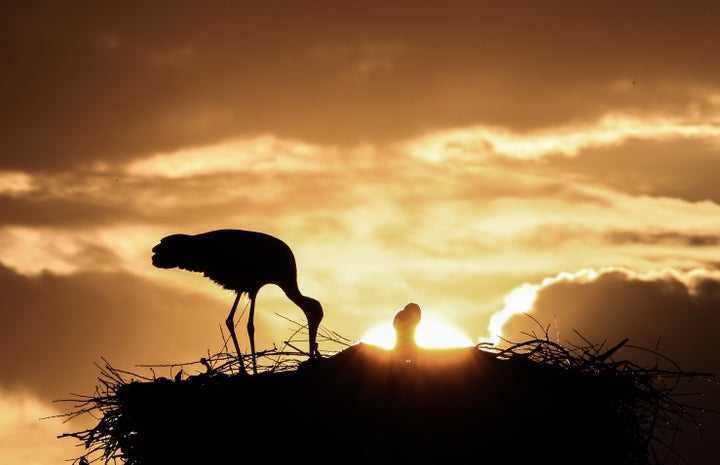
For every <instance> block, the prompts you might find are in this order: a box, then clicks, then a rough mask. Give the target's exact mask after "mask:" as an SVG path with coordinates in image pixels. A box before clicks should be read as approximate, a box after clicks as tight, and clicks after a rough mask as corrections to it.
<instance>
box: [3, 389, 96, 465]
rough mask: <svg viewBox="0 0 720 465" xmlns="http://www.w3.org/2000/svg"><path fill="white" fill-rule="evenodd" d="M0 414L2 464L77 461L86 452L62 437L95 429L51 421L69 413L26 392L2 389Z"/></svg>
mask: <svg viewBox="0 0 720 465" xmlns="http://www.w3.org/2000/svg"><path fill="white" fill-rule="evenodd" d="M0 411H2V415H1V416H0V449H2V451H3V455H2V457H0V465H13V464H17V463H23V464H27V465H44V464H47V463H61V462H62V461H65V460H71V459H74V458H76V457H78V456H79V455H80V454H81V453H82V450H81V449H78V447H77V446H78V444H75V443H74V442H72V440H70V439H58V436H60V435H62V434H64V433H70V432H75V431H80V430H82V429H85V428H87V427H91V426H94V425H88V424H86V423H85V422H80V421H71V422H68V423H63V420H64V419H63V418H50V417H53V416H56V415H61V414H64V413H68V412H69V410H67V411H63V410H62V409H61V408H59V407H56V406H52V405H51V404H49V403H48V402H46V401H43V400H41V399H38V398H37V397H35V396H33V395H31V394H29V393H27V392H23V391H5V390H2V389H0Z"/></svg>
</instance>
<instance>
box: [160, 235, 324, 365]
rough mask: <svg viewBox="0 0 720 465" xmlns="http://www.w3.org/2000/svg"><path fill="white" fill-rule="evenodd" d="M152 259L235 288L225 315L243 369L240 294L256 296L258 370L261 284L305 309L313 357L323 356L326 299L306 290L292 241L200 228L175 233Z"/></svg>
mask: <svg viewBox="0 0 720 465" xmlns="http://www.w3.org/2000/svg"><path fill="white" fill-rule="evenodd" d="M152 251H153V256H152V263H153V265H155V266H156V267H158V268H181V269H183V270H188V271H194V272H198V273H202V274H203V275H204V276H206V277H208V278H210V279H211V280H213V281H214V282H215V283H217V284H219V285H220V286H222V287H224V288H225V289H229V290H232V291H235V293H236V296H235V302H234V303H233V306H232V309H231V310H230V314H229V315H228V317H227V319H226V320H225V324H226V325H227V328H228V330H229V331H230V336H231V337H232V340H233V344H234V345H235V350H236V351H237V354H238V358H239V360H240V368H241V370H242V372H244V373H247V370H246V369H245V365H244V363H243V359H242V353H241V351H240V345H239V344H238V339H237V336H236V335H235V321H234V319H235V311H236V310H237V305H238V302H239V300H240V297H241V296H242V295H243V294H245V295H247V297H248V300H249V301H250V313H249V314H248V322H247V332H248V336H249V338H250V351H251V354H252V364H253V373H257V365H256V360H255V326H254V324H253V319H254V316H255V298H256V297H257V294H258V292H259V291H260V288H261V287H263V286H264V285H266V284H275V285H277V286H278V287H279V288H280V289H282V290H283V292H285V295H287V297H288V298H289V299H290V300H291V301H292V302H294V303H295V304H296V305H297V306H298V307H300V309H301V310H302V311H303V312H304V313H305V318H306V319H307V323H308V333H309V338H310V351H309V354H308V355H309V357H310V358H317V357H320V356H321V355H320V352H319V350H318V344H317V331H318V327H319V326H320V322H321V321H322V318H323V309H322V305H320V302H318V301H317V300H315V299H313V298H312V297H308V296H305V295H303V294H302V293H300V290H299V289H298V283H297V266H296V263H295V256H294V255H293V253H292V250H290V247H289V246H288V245H287V244H286V243H285V242H283V241H282V240H280V239H278V238H277V237H274V236H271V235H269V234H265V233H262V232H256V231H245V230H242V229H218V230H214V231H207V232H204V233H200V234H195V235H188V234H172V235H170V236H166V237H164V238H162V239H161V240H160V243H159V244H157V245H156V246H155V247H153V249H152Z"/></svg>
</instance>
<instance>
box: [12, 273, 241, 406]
mask: <svg viewBox="0 0 720 465" xmlns="http://www.w3.org/2000/svg"><path fill="white" fill-rule="evenodd" d="M0 292H1V293H2V295H3V296H4V297H3V325H1V327H0V349H1V350H0V359H1V363H2V366H3V377H2V380H0V387H3V388H5V389H9V390H17V389H21V390H25V391H28V392H30V393H31V394H32V395H34V396H38V397H39V398H41V399H42V400H43V401H46V402H50V401H53V400H58V399H62V398H67V397H68V396H69V395H70V393H79V394H91V393H92V390H93V388H94V386H95V379H96V377H97V375H98V374H99V373H98V370H97V368H96V367H95V365H94V363H102V362H101V358H102V357H105V358H107V359H108V360H109V361H110V363H111V364H113V366H115V367H117V368H122V369H132V367H133V366H134V365H136V364H139V363H163V362H167V363H178V362H185V361H193V360H199V358H200V357H202V356H204V355H206V354H207V351H208V350H216V349H219V348H218V345H220V344H219V343H220V342H221V339H220V337H219V327H220V323H221V322H222V321H224V316H225V315H223V314H224V313H225V311H226V309H225V305H224V303H222V302H220V301H217V300H216V299H213V298H210V297H207V296H203V295H202V294H200V293H199V292H197V291H195V292H193V291H189V290H177V289H174V288H173V287H171V286H168V285H166V286H163V285H160V284H152V283H150V282H148V281H146V280H143V279H141V278H139V277H137V276H133V275H131V274H127V273H119V272H106V273H82V272H80V273H73V274H68V275H65V276H62V275H57V274H53V273H48V272H45V273H42V274H40V275H38V276H35V277H28V276H24V275H21V274H19V273H17V272H16V271H14V270H12V269H10V268H7V267H5V266H1V267H0ZM229 302H230V300H229V296H228V310H229V305H230V303H229ZM165 375H167V374H165Z"/></svg>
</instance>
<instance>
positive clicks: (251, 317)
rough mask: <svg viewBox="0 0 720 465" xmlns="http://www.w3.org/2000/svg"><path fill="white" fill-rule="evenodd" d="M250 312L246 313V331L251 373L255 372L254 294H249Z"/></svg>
mask: <svg viewBox="0 0 720 465" xmlns="http://www.w3.org/2000/svg"><path fill="white" fill-rule="evenodd" d="M249 297H250V313H249V314H248V322H247V332H248V337H249V338H250V354H251V356H252V367H253V374H254V375H256V374H257V364H256V361H255V325H254V324H253V320H254V319H255V295H254V294H250V296H249Z"/></svg>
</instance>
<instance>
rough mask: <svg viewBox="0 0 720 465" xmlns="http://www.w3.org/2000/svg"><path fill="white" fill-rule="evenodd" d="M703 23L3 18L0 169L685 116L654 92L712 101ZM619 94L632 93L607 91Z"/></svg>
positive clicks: (626, 18)
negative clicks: (684, 91)
mask: <svg viewBox="0 0 720 465" xmlns="http://www.w3.org/2000/svg"><path fill="white" fill-rule="evenodd" d="M717 9H718V6H717V5H716V4H714V3H712V2H704V3H697V2H693V3H692V4H678V3H673V2H647V3H646V2H639V3H638V2H634V3H633V4H631V5H628V4H627V3H616V2H603V3H601V4H596V5H592V6H588V5H582V7H580V5H578V4H575V3H573V2H558V3H552V4H545V3H543V4H536V3H535V2H528V3H527V4H523V5H512V6H508V5H504V4H502V5H501V4H496V5H489V4H485V3H475V2H462V1H461V2H443V3H442V4H439V3H438V4H422V5H420V4H417V2H411V3H406V2H393V4H392V5H388V4H387V3H386V2H370V3H367V2H363V3H362V4H357V5H345V4H342V5H341V4H337V3H333V2H329V3H325V2H320V3H318V2H312V3H311V5H309V4H307V3H304V2H280V3H279V4H278V3H277V2H273V3H272V4H267V3H265V2H242V3H241V4H240V3H233V2H216V3H213V4H211V5H202V7H200V6H199V5H196V4H193V3H186V2H169V3H165V2H159V3H153V5H140V4H127V3H123V4H102V5H101V4H96V3H95V2H86V3H84V2H76V3H73V5H71V6H70V5H63V6H62V7H61V6H59V5H53V4H48V3H41V4H38V3H31V4H25V3H12V4H6V5H4V6H3V11H2V15H1V16H2V18H3V23H2V36H1V37H0V38H1V39H2V40H0V47H2V48H0V56H2V59H3V72H2V74H0V83H1V85H0V103H1V105H0V107H1V108H2V124H0V140H2V141H3V142H2V146H0V150H1V151H2V152H3V154H5V156H4V157H3V161H2V165H3V167H6V168H19V169H32V170H41V169H52V168H55V167H61V166H71V165H75V164H80V163H83V162H86V161H87V160H99V159H102V160H109V159H126V158H132V157H135V156H138V155H140V154H146V153H148V152H155V151H165V150H172V149H175V148H178V147H183V146H188V145H197V144H203V143H208V142H210V141H213V140H217V139H220V138H223V137H226V136H229V135H236V134H246V133H259V132H267V131H272V132H275V133H278V134H280V135H283V136H293V137H301V138H303V139H305V140H318V141H331V142H334V143H344V142H356V141H359V140H367V139H370V138H372V139H374V140H379V139H382V138H397V137H404V136H406V135H408V134H411V133H414V132H417V131H420V130H423V129H426V128H433V127H447V126H457V125H464V124H471V123H477V122H485V123H490V124H500V125H507V126H514V127H530V126H548V125H552V124H556V123H558V122H562V121H567V120H568V119H569V118H572V119H574V120H576V119H577V118H580V117H583V116H584V117H594V116H596V115H598V114H601V113H604V112H606V111H607V110H608V109H609V108H613V109H618V108H626V109H627V108H631V109H638V108H646V109H647V108H650V109H652V110H653V111H654V110H655V109H658V108H660V109H665V110H666V111H676V110H678V109H679V108H686V107H687V106H688V104H689V103H697V102H694V100H693V99H694V97H692V96H682V95H681V96H679V97H678V93H677V92H675V93H673V94H667V93H666V94H658V92H660V89H666V88H668V87H670V88H678V87H682V85H683V84H682V83H683V82H686V83H687V82H689V83H691V84H693V85H706V86H710V87H716V86H717V82H716V76H717V75H718V63H717V60H715V59H714V58H715V56H716V55H717V52H718V48H720V39H719V38H718V36H717V34H715V21H714V19H715V18H716V17H717V11H718V10H717ZM619 80H625V81H627V82H628V83H630V82H634V83H635V84H633V85H632V86H630V88H629V89H626V90H620V91H618V90H617V89H615V90H613V88H611V87H609V86H610V84H611V83H613V82H616V81H619ZM659 95H660V96H661V97H663V98H658V96H659ZM672 97H674V98H672ZM658 102H661V103H658Z"/></svg>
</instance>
